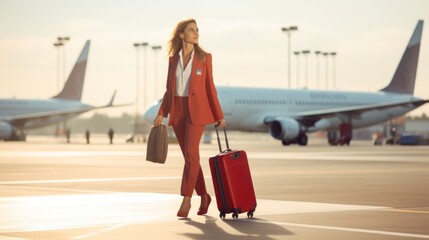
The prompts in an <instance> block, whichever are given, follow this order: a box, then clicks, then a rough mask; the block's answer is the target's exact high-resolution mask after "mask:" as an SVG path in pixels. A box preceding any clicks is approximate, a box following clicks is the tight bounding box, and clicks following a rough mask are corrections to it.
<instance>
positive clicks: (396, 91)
mask: <svg viewBox="0 0 429 240" xmlns="http://www.w3.org/2000/svg"><path fill="white" fill-rule="evenodd" d="M422 31H423V20H420V21H418V23H417V26H416V28H415V30H414V33H413V35H412V37H411V40H410V41H409V43H408V46H407V48H406V49H405V53H404V54H403V56H402V59H401V61H400V62H399V65H398V67H397V69H396V72H395V74H394V75H393V78H392V80H391V82H390V83H389V85H387V86H386V87H385V88H383V89H381V90H380V91H378V92H375V93H366V92H345V91H344V92H343V91H314V90H307V89H304V90H289V89H268V88H244V87H217V91H218V95H219V100H220V102H221V106H222V109H223V111H224V114H225V119H226V121H227V124H228V127H227V128H228V129H229V130H238V131H247V132H269V133H270V134H271V136H272V137H274V138H276V139H279V140H281V141H282V143H283V145H289V144H291V143H297V144H299V145H307V142H308V137H307V134H306V133H307V132H315V131H320V130H326V131H338V130H339V128H340V127H341V126H346V127H348V129H350V130H349V133H350V138H349V139H348V142H347V144H349V143H350V139H351V130H352V128H362V127H367V126H371V125H375V124H379V123H382V122H385V121H388V120H390V119H392V118H395V117H398V116H401V115H403V114H405V113H407V112H409V111H411V110H413V109H416V108H417V107H420V106H421V105H423V104H425V103H427V102H428V101H429V100H423V99H421V98H418V97H415V96H413V92H414V83H415V79H416V71H417V63H418V57H419V50H420V42H421V36H422ZM191 81H192V80H191ZM160 103H161V102H160V101H159V102H158V103H157V104H156V105H154V106H152V107H151V108H149V109H148V110H147V111H146V113H145V115H144V119H145V120H146V121H147V122H149V123H151V124H152V123H153V119H154V118H155V115H156V114H157V111H158V109H159V105H160ZM166 122H167V121H166V120H164V123H166Z"/></svg>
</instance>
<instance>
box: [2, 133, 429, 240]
mask: <svg viewBox="0 0 429 240" xmlns="http://www.w3.org/2000/svg"><path fill="white" fill-rule="evenodd" d="M28 140H29V141H28V142H26V143H10V142H0V239H5V240H9V239H10V240H17V239H40V240H42V239H43V240H50V239H55V240H61V239H115V240H116V239H117V240H133V239H222V240H225V239H348V240H349V239H377V240H379V239H429V147H428V146H412V147H405V146H381V147H375V146H372V145H371V143H370V142H353V143H352V145H351V146H349V147H330V146H327V145H326V143H324V142H318V141H313V140H312V139H310V145H309V146H307V147H299V146H290V147H283V146H281V144H279V142H277V141H274V140H272V139H271V138H269V137H268V136H267V135H260V134H254V135H248V134H246V135H240V134H236V133H231V134H230V144H231V145H232V147H233V148H234V149H245V150H246V151H247V153H248V157H249V163H250V167H251V171H252V175H253V181H254V185H255V191H256V195H257V200H258V207H257V209H256V212H255V215H254V218H252V219H248V218H247V216H246V214H241V215H240V216H239V218H238V219H232V217H231V215H227V217H226V219H225V220H222V219H220V218H219V213H218V210H217V208H216V203H215V202H213V203H212V204H211V207H210V209H209V213H208V214H207V215H206V216H198V215H197V214H196V212H197V210H198V207H199V197H197V196H195V197H194V198H193V199H192V209H191V212H190V215H189V217H190V218H189V219H178V218H177V217H176V216H175V214H176V212H177V209H178V208H179V206H180V202H181V197H180V196H179V195H178V192H179V187H180V177H181V172H182V165H183V160H182V157H181V153H180V150H179V147H178V145H176V144H170V145H169V157H168V159H167V163H166V164H165V165H159V164H154V163H149V162H146V161H145V160H144V159H145V153H146V150H145V148H146V145H144V144H130V145H127V144H124V143H122V142H120V143H119V141H122V140H119V139H116V141H117V142H118V143H117V144H114V145H109V144H107V138H102V139H98V140H97V139H94V140H93V142H94V143H93V144H91V145H86V144H84V143H83V137H82V139H77V138H76V139H72V143H71V144H66V143H64V141H63V140H57V139H54V138H37V137H31V136H30V137H29V139H28ZM217 151H218V149H217V144H215V142H214V143H213V144H211V145H204V144H202V145H201V159H202V165H203V170H204V173H205V176H206V184H207V186H208V189H209V193H211V195H212V196H214V192H213V184H212V182H211V177H210V170H209V167H208V158H209V156H212V155H214V154H216V153H217Z"/></svg>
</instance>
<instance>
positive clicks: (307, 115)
mask: <svg viewBox="0 0 429 240" xmlns="http://www.w3.org/2000/svg"><path fill="white" fill-rule="evenodd" d="M428 102H429V100H421V99H416V100H411V101H398V102H388V103H380V104H369V105H360V106H353V107H343V108H335V109H332V108H330V109H326V110H323V109H322V110H315V111H307V112H300V113H298V114H292V115H288V116H268V117H266V118H265V119H264V123H265V124H268V123H270V122H272V121H274V120H275V119H276V118H278V117H290V118H294V119H296V120H301V121H305V120H311V122H314V121H317V120H319V119H321V118H325V117H335V116H338V115H339V114H348V115H351V116H352V117H353V118H358V117H359V116H360V115H361V114H362V113H364V112H368V111H374V110H382V109H386V108H392V107H401V106H408V105H414V106H416V107H417V106H421V105H423V104H425V103H428Z"/></svg>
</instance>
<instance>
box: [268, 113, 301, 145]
mask: <svg viewBox="0 0 429 240" xmlns="http://www.w3.org/2000/svg"><path fill="white" fill-rule="evenodd" d="M269 131H270V134H271V136H272V137H273V138H275V139H280V140H282V141H288V140H294V139H296V138H297V137H298V136H299V134H300V133H301V124H300V123H299V122H298V121H296V120H295V119H293V118H278V119H276V120H274V121H272V122H271V124H270V128H269Z"/></svg>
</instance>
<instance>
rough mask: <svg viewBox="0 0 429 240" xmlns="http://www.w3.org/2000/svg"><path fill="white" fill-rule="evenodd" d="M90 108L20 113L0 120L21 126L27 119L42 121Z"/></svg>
mask: <svg viewBox="0 0 429 240" xmlns="http://www.w3.org/2000/svg"><path fill="white" fill-rule="evenodd" d="M92 109H94V107H91V106H88V107H84V108H82V107H81V108H76V109H67V110H56V111H47V112H37V113H28V114H20V115H13V116H9V117H4V118H1V119H0V120H1V121H5V122H9V123H11V124H13V125H15V126H23V125H24V124H25V123H26V122H27V121H30V120H39V121H43V120H44V119H47V118H51V117H65V116H67V115H76V114H81V113H84V112H87V111H90V110H92Z"/></svg>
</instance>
